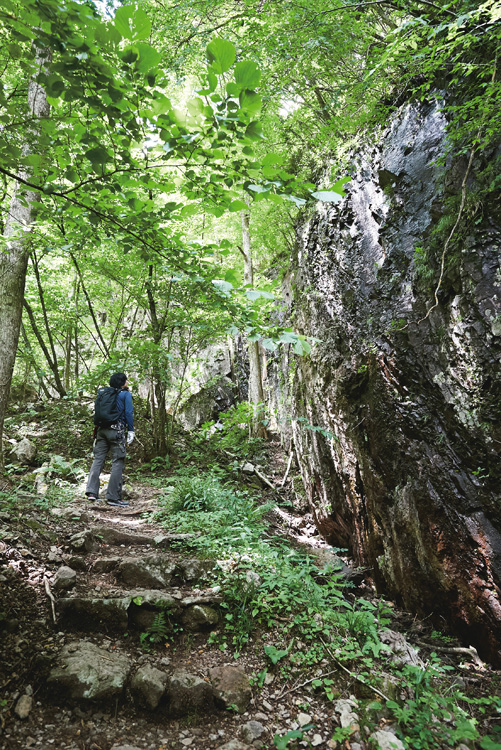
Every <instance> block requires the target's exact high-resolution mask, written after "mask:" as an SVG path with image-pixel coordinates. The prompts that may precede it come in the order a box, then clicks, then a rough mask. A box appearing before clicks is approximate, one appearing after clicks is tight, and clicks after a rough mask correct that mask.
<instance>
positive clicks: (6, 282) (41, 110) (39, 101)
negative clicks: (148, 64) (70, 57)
mask: <svg viewBox="0 0 501 750" xmlns="http://www.w3.org/2000/svg"><path fill="white" fill-rule="evenodd" d="M48 62H49V53H48V52H47V50H39V51H38V54H37V64H38V65H39V66H40V67H44V66H45V65H47V64H48ZM28 110H29V113H30V115H31V116H32V117H33V119H34V120H35V121H36V120H37V119H41V118H44V117H48V116H49V113H50V107H49V104H48V102H47V97H46V95H45V91H44V90H43V88H42V87H41V86H40V85H39V84H38V83H37V82H36V81H35V80H34V78H30V80H29V82H28ZM36 138H37V133H36V131H35V128H33V129H32V132H31V133H28V134H27V139H26V143H25V146H24V153H25V155H27V154H29V153H30V152H33V150H34V145H35V142H36ZM18 176H19V178H20V179H21V180H27V179H29V178H30V177H31V171H29V170H28V169H24V168H23V169H20V170H19V172H18ZM39 200H40V195H39V193H37V192H34V191H29V190H25V189H23V188H22V187H21V183H20V182H17V183H16V185H15V186H14V194H13V197H12V201H11V204H10V207H9V214H8V216H7V220H6V222H5V227H4V232H3V235H4V247H3V248H2V252H0V468H3V466H4V459H3V440H2V437H3V425H4V420H5V413H6V410H7V404H8V401H9V392H10V384H11V381H12V373H13V372H14V363H15V360H16V351H17V343H18V341H19V330H20V327H21V317H22V313H23V298H24V287H25V282H26V269H27V266H28V255H29V251H28V238H29V232H30V230H31V224H32V221H33V206H34V204H35V203H36V202H37V201H39Z"/></svg>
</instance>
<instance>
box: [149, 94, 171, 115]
mask: <svg viewBox="0 0 501 750" xmlns="http://www.w3.org/2000/svg"><path fill="white" fill-rule="evenodd" d="M171 106H172V105H171V102H170V99H168V98H167V97H166V96H164V94H162V93H160V92H157V93H156V95H155V99H154V101H153V104H152V106H151V110H152V112H153V114H154V115H163V114H165V113H166V112H168V111H169V110H170V108H171Z"/></svg>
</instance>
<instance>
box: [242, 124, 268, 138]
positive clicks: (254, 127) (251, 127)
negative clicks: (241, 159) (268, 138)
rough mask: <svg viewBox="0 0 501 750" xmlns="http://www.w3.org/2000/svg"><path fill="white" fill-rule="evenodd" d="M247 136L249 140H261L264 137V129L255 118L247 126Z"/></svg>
mask: <svg viewBox="0 0 501 750" xmlns="http://www.w3.org/2000/svg"><path fill="white" fill-rule="evenodd" d="M245 137H246V138H247V139H248V140H249V141H260V140H262V139H263V138H264V135H263V131H262V129H261V125H260V124H259V123H258V122H256V121H255V120H254V121H253V122H250V123H249V124H248V125H247V127H246V128H245Z"/></svg>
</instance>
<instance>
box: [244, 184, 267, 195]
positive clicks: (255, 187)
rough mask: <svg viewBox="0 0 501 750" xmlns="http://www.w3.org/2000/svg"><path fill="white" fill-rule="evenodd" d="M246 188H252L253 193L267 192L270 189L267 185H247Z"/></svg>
mask: <svg viewBox="0 0 501 750" xmlns="http://www.w3.org/2000/svg"><path fill="white" fill-rule="evenodd" d="M247 188H248V189H249V190H252V192H253V193H268V192H269V191H270V188H269V187H263V185H247Z"/></svg>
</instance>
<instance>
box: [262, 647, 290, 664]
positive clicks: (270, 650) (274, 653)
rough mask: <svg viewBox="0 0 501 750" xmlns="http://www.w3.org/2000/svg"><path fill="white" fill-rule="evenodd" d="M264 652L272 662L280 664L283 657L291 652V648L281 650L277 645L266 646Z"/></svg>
mask: <svg viewBox="0 0 501 750" xmlns="http://www.w3.org/2000/svg"><path fill="white" fill-rule="evenodd" d="M264 653H265V654H266V656H267V657H268V659H269V660H270V661H271V663H272V664H278V662H279V661H280V659H283V658H284V656H287V654H288V653H289V649H287V648H286V649H282V650H279V649H277V648H276V647H275V646H265V647H264Z"/></svg>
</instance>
